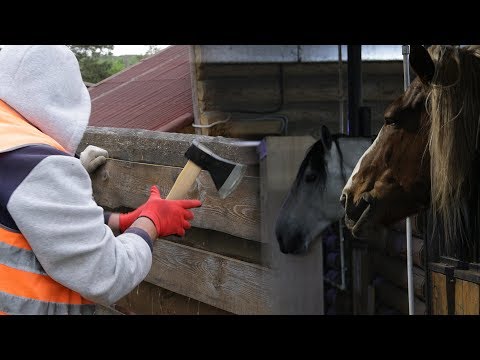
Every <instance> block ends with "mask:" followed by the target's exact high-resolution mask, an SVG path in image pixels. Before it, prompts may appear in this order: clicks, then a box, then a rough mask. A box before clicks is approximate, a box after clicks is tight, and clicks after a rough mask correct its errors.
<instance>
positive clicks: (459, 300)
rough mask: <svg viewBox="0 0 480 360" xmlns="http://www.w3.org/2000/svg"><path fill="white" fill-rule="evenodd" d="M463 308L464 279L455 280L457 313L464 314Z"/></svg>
mask: <svg viewBox="0 0 480 360" xmlns="http://www.w3.org/2000/svg"><path fill="white" fill-rule="evenodd" d="M464 313H465V310H464V308H463V280H456V281H455V315H464Z"/></svg>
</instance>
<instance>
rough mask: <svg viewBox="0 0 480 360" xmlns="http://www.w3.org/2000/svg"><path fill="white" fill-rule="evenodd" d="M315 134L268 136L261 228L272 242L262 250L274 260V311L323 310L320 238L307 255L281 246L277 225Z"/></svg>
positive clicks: (263, 178) (281, 312) (263, 171)
mask: <svg viewBox="0 0 480 360" xmlns="http://www.w3.org/2000/svg"><path fill="white" fill-rule="evenodd" d="M314 142H315V139H314V138H312V137H310V136H309V137H267V138H266V142H265V144H266V156H265V157H264V158H263V159H262V160H261V162H260V172H261V178H260V181H261V190H260V193H261V219H262V221H261V228H262V230H261V232H262V241H265V242H268V244H269V246H268V247H267V249H266V251H264V252H263V254H262V255H263V256H264V259H266V260H265V261H268V262H269V263H271V264H272V269H274V274H273V275H274V279H273V280H272V288H271V290H272V292H271V294H270V297H271V299H272V302H273V303H272V313H273V314H299V315H300V314H323V313H324V304H323V256H322V244H321V241H317V242H315V243H314V244H313V246H312V247H311V249H310V250H309V253H308V254H307V255H305V256H295V255H285V254H282V253H281V252H280V250H279V246H278V243H277V240H276V237H275V232H274V227H275V220H276V217H277V214H278V211H279V209H280V207H281V205H282V202H283V200H284V198H285V196H286V194H287V192H288V191H289V189H290V186H291V185H292V183H293V180H294V179H295V177H296V174H297V172H298V168H299V166H300V163H301V162H302V160H303V159H304V157H305V152H306V150H307V149H308V147H309V146H311V145H312V144H313V143H314Z"/></svg>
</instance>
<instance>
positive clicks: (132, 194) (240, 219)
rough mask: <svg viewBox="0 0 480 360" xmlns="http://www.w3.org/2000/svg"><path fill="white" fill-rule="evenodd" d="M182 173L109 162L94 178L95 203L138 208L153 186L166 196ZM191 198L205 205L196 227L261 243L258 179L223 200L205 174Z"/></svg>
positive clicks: (174, 169) (198, 211)
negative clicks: (156, 186)
mask: <svg viewBox="0 0 480 360" xmlns="http://www.w3.org/2000/svg"><path fill="white" fill-rule="evenodd" d="M181 170H182V169H181V168H178V167H172V166H162V165H151V164H142V163H136V162H129V161H120V160H111V159H110V160H107V162H106V164H105V165H104V166H102V167H101V168H100V169H98V170H97V171H96V172H95V173H94V174H93V175H92V186H93V194H94V198H95V201H96V202H97V204H99V205H100V206H104V207H106V208H108V209H118V208H122V207H123V208H124V207H127V208H131V209H133V208H136V207H138V206H140V205H141V204H143V203H144V202H145V201H146V200H147V199H148V196H149V191H150V187H151V186H152V185H158V187H159V188H160V191H161V194H162V195H163V196H164V197H165V196H166V195H167V194H168V192H169V191H170V189H171V187H172V186H173V184H174V182H175V179H176V178H177V176H178V174H179V173H180V171H181ZM119 179H120V181H119ZM187 198H189V199H200V200H201V201H202V202H203V205H202V207H200V208H197V209H193V213H194V215H195V219H194V220H193V221H192V226H196V227H201V228H205V229H212V230H216V231H221V232H225V233H227V234H230V235H234V236H238V237H242V238H245V239H250V240H257V241H260V224H259V217H260V215H259V209H260V206H259V181H258V178H256V177H250V176H245V177H244V178H243V179H242V182H241V184H240V185H239V187H238V188H237V189H236V190H235V191H233V193H232V194H230V195H229V196H228V197H227V198H226V199H223V200H222V199H220V198H219V196H218V192H217V189H216V188H215V184H214V183H213V181H212V179H211V177H210V175H209V174H208V173H207V172H206V171H202V172H201V173H200V176H199V177H198V178H197V181H196V184H195V185H194V187H193V188H192V189H191V191H190V192H189V193H188V196H187Z"/></svg>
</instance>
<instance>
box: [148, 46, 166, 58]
mask: <svg viewBox="0 0 480 360" xmlns="http://www.w3.org/2000/svg"><path fill="white" fill-rule="evenodd" d="M160 46H161V45H148V50H147V51H146V53H145V56H151V55H155V54H156V53H158V52H159V51H160V50H162V49H163V48H164V47H165V46H162V47H160Z"/></svg>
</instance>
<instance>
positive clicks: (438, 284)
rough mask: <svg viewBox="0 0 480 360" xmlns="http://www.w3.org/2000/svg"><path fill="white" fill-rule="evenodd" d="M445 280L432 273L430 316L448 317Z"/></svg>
mask: <svg viewBox="0 0 480 360" xmlns="http://www.w3.org/2000/svg"><path fill="white" fill-rule="evenodd" d="M446 286H447V278H446V276H445V275H444V274H440V273H437V272H433V271H432V315H448V302H447V287H446Z"/></svg>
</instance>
